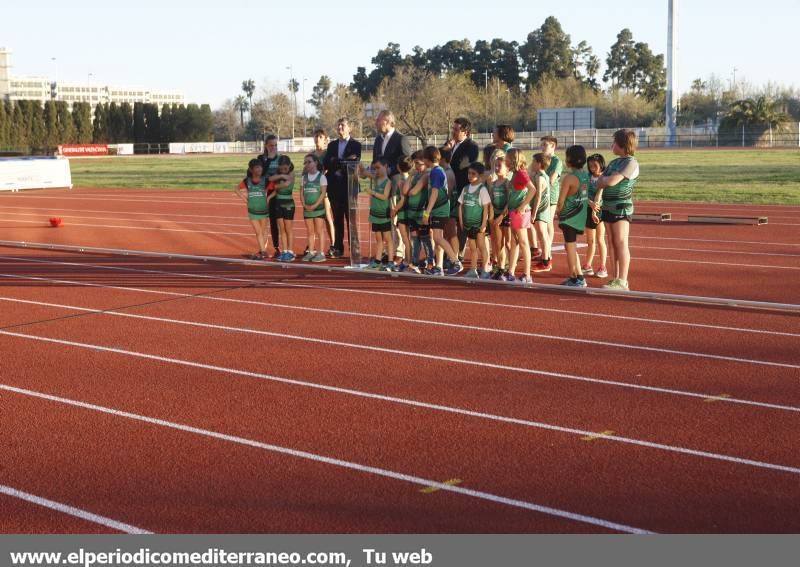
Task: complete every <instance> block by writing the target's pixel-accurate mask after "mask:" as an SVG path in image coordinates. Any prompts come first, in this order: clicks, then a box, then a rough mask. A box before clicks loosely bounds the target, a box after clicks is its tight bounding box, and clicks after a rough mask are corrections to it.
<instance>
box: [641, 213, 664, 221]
mask: <svg viewBox="0 0 800 567" xmlns="http://www.w3.org/2000/svg"><path fill="white" fill-rule="evenodd" d="M633 220H635V221H653V222H664V221H668V220H672V213H635V214H634V215H633Z"/></svg>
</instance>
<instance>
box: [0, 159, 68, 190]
mask: <svg viewBox="0 0 800 567" xmlns="http://www.w3.org/2000/svg"><path fill="white" fill-rule="evenodd" d="M49 187H72V175H71V174H70V169H69V160H68V159H64V158H55V157H25V158H0V191H19V190H20V189H46V188H49Z"/></svg>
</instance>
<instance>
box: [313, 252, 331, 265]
mask: <svg viewBox="0 0 800 567" xmlns="http://www.w3.org/2000/svg"><path fill="white" fill-rule="evenodd" d="M311 261H312V262H314V263H315V264H319V263H321V262H327V261H328V259H327V258H326V257H325V254H323V253H322V252H317V253H316V254H314V255H313V256H312V257H311Z"/></svg>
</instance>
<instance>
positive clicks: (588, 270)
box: [581, 264, 594, 276]
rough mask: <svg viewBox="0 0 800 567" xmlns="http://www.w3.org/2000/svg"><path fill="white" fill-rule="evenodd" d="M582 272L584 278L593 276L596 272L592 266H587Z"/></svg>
mask: <svg viewBox="0 0 800 567" xmlns="http://www.w3.org/2000/svg"><path fill="white" fill-rule="evenodd" d="M581 272H582V273H583V275H584V276H593V275H594V270H593V269H592V266H591V265H590V264H586V265H585V266H584V267H582V268H581Z"/></svg>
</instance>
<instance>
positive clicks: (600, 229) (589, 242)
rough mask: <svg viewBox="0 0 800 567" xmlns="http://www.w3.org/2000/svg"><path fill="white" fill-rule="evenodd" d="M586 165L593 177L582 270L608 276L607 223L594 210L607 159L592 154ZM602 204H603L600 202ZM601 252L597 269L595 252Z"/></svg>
mask: <svg viewBox="0 0 800 567" xmlns="http://www.w3.org/2000/svg"><path fill="white" fill-rule="evenodd" d="M586 167H587V169H588V170H589V173H590V175H591V177H590V178H589V216H588V217H587V218H586V259H585V260H584V262H583V267H582V268H581V271H582V272H583V275H584V276H596V277H598V278H606V277H608V270H607V269H606V261H607V260H608V245H607V244H606V223H604V222H603V221H602V219H601V218H600V217H599V215H598V213H597V212H596V211H595V210H594V206H595V204H600V203H596V201H597V200H596V193H597V186H596V184H597V180H598V179H600V177H602V175H603V171H604V170H605V168H606V160H605V158H604V157H603V154H592V155H590V156H589V157H588V158H587V159H586ZM600 205H601V204H600ZM596 251H597V252H599V254H600V266H598V268H597V270H595V269H594V268H593V267H592V263H593V261H594V256H595V252H596Z"/></svg>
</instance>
